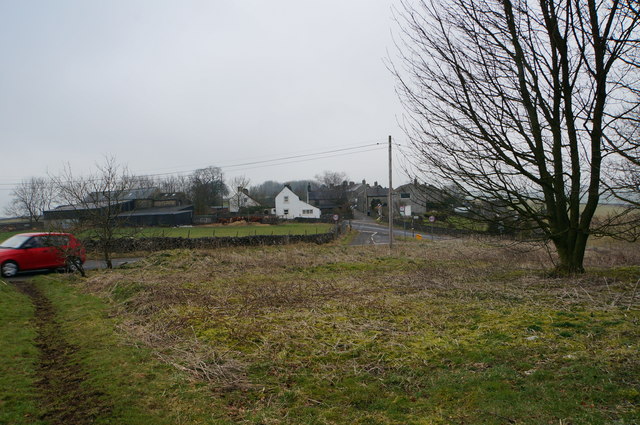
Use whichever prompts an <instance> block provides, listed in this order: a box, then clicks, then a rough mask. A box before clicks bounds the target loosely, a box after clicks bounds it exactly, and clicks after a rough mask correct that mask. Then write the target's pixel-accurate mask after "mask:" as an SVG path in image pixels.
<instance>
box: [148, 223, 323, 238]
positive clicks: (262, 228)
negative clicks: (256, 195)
mask: <svg viewBox="0 0 640 425" xmlns="http://www.w3.org/2000/svg"><path fill="white" fill-rule="evenodd" d="M332 228H333V226H332V225H331V224H327V223H314V224H306V223H284V224H277V225H264V224H258V225H256V224H248V225H217V226H195V227H145V228H143V229H141V230H140V232H138V233H136V235H137V236H141V237H144V236H147V237H148V236H165V237H173V238H175V237H181V238H203V237H212V236H215V237H224V236H254V235H304V234H309V235H312V234H316V233H327V232H330V231H331V229H332Z"/></svg>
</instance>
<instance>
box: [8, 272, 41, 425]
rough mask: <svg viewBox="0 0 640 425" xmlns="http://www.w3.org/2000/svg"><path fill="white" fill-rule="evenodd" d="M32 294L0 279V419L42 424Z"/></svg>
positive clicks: (14, 422)
mask: <svg viewBox="0 0 640 425" xmlns="http://www.w3.org/2000/svg"><path fill="white" fill-rule="evenodd" d="M33 314H34V311H33V306H32V305H31V303H30V301H29V298H28V297H27V296H25V295H22V294H20V293H18V291H17V290H16V289H15V288H14V287H12V286H10V285H9V284H7V283H5V282H3V281H2V280H0V347H1V349H0V423H2V424H23V423H24V424H27V423H28V424H40V423H42V422H40V421H39V420H38V419H37V417H38V415H39V411H38V407H37V402H36V397H37V393H36V391H35V387H34V385H35V380H36V379H37V375H36V368H37V363H38V350H37V349H36V347H35V346H34V339H35V337H36V332H35V329H34V328H33V326H32V318H33Z"/></svg>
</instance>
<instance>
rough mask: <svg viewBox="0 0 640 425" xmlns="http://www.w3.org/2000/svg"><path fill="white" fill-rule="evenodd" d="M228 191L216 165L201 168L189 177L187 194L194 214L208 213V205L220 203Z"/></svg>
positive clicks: (220, 171)
mask: <svg viewBox="0 0 640 425" xmlns="http://www.w3.org/2000/svg"><path fill="white" fill-rule="evenodd" d="M228 193H229V189H228V188H227V185H225V184H224V174H223V173H222V170H221V169H220V168H218V167H207V168H201V169H199V170H196V171H194V172H193V174H192V175H191V177H190V191H189V196H190V197H191V200H192V201H193V207H194V210H195V213H196V214H208V213H209V207H210V206H212V205H222V202H223V197H224V196H226V195H227V194H228Z"/></svg>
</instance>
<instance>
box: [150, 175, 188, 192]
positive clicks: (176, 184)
mask: <svg viewBox="0 0 640 425" xmlns="http://www.w3.org/2000/svg"><path fill="white" fill-rule="evenodd" d="M189 180H190V178H189V176H185V175H175V176H167V177H164V178H162V179H159V180H158V188H159V189H160V190H161V191H163V192H173V193H185V194H187V193H189V191H190V187H191V185H190V181H189Z"/></svg>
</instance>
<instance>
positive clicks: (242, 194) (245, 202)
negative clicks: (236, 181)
mask: <svg viewBox="0 0 640 425" xmlns="http://www.w3.org/2000/svg"><path fill="white" fill-rule="evenodd" d="M227 203H228V205H229V212H233V213H235V212H238V211H240V208H249V207H259V206H260V203H259V202H258V201H256V200H255V199H253V198H252V197H251V196H249V191H248V190H247V189H245V188H243V187H238V188H237V190H236V192H235V193H234V194H233V196H231V197H230V198H229V199H227Z"/></svg>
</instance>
